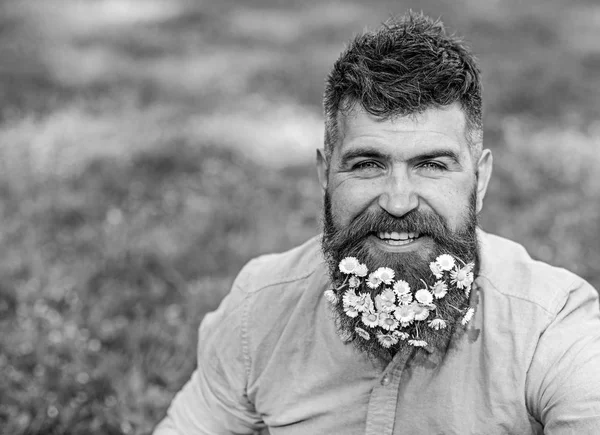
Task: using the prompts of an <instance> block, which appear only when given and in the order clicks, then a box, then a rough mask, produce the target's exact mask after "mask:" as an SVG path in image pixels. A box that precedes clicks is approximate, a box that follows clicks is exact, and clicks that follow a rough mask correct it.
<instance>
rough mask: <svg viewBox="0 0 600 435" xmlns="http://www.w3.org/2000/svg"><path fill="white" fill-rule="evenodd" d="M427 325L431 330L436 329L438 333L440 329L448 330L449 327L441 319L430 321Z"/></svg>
mask: <svg viewBox="0 0 600 435" xmlns="http://www.w3.org/2000/svg"><path fill="white" fill-rule="evenodd" d="M427 324H428V325H429V327H430V328H431V329H435V330H436V331H439V330H440V329H446V326H447V325H446V321H445V320H444V319H439V318H438V319H433V320H430V321H429V322H428V323H427Z"/></svg>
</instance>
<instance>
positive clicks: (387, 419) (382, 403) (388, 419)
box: [365, 352, 414, 435]
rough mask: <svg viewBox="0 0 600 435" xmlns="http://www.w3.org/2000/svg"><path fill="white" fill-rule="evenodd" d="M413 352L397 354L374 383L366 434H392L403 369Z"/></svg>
mask: <svg viewBox="0 0 600 435" xmlns="http://www.w3.org/2000/svg"><path fill="white" fill-rule="evenodd" d="M413 354H414V352H413V353H410V354H408V355H407V354H396V355H395V356H394V358H393V360H392V361H391V362H390V363H389V365H388V367H387V368H386V369H385V371H384V373H383V376H382V377H381V378H380V379H379V382H377V383H376V384H375V385H374V387H373V390H372V391H371V398H370V400H369V408H368V412H367V425H366V431H365V434H366V435H392V432H393V430H394V422H395V420H396V404H397V402H398V389H399V387H400V379H401V375H402V371H403V370H404V368H405V367H406V363H407V361H408V360H409V359H410V358H411V357H412V355H413Z"/></svg>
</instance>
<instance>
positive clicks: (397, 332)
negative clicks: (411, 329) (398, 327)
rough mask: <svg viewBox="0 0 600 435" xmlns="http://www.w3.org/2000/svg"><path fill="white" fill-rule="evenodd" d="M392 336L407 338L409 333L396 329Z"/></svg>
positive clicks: (399, 338)
mask: <svg viewBox="0 0 600 435" xmlns="http://www.w3.org/2000/svg"><path fill="white" fill-rule="evenodd" d="M392 336H393V337H396V338H397V339H398V340H406V339H407V338H408V337H409V335H408V334H407V333H406V332H402V331H394V332H392Z"/></svg>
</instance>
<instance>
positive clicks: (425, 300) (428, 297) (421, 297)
mask: <svg viewBox="0 0 600 435" xmlns="http://www.w3.org/2000/svg"><path fill="white" fill-rule="evenodd" d="M415 299H416V300H417V301H419V303H421V304H423V305H430V304H431V303H432V302H433V295H432V294H431V293H429V291H428V290H427V289H424V288H423V289H421V290H417V292H416V293H415Z"/></svg>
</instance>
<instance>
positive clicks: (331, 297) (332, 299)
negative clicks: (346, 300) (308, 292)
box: [323, 289, 338, 304]
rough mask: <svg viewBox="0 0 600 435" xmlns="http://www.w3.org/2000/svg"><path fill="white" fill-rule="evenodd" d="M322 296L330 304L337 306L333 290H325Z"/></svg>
mask: <svg viewBox="0 0 600 435" xmlns="http://www.w3.org/2000/svg"><path fill="white" fill-rule="evenodd" d="M323 295H324V296H325V299H327V300H328V301H329V302H331V303H332V304H337V301H338V297H337V295H336V294H335V292H334V291H333V290H331V289H329V290H325V293H323Z"/></svg>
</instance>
